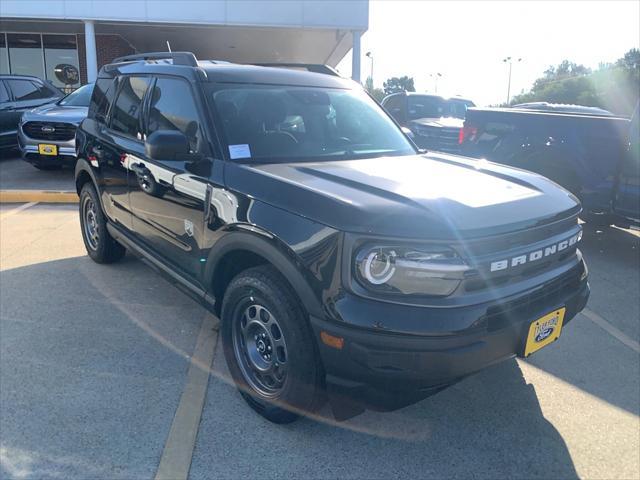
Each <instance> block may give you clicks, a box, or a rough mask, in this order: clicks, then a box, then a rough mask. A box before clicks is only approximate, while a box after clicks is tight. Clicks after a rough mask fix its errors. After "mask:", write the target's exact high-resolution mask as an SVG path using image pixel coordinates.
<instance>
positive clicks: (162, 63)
mask: <svg viewBox="0 0 640 480" xmlns="http://www.w3.org/2000/svg"><path fill="white" fill-rule="evenodd" d="M276 65H277V64H273V66H259V65H242V64H235V63H229V62H225V61H219V60H197V59H196V57H195V56H194V55H193V53H190V52H173V53H171V52H154V53H142V54H136V55H129V56H125V57H120V58H116V59H115V60H114V63H111V64H108V65H105V66H104V67H102V69H101V70H100V73H99V75H98V76H100V77H105V76H107V77H109V76H112V75H115V74H134V73H141V74H150V75H154V74H155V75H159V74H162V73H165V74H167V73H171V74H174V75H181V76H184V77H187V78H190V79H192V80H198V81H205V82H206V81H209V82H215V83H253V84H271V85H294V86H296V85H297V86H313V87H323V88H343V89H352V88H354V87H355V86H359V84H357V83H355V82H353V81H352V80H349V79H345V78H342V77H339V76H337V75H336V74H335V72H333V73H331V74H325V73H314V72H310V71H308V69H309V68H310V67H314V66H311V65H302V64H300V68H302V70H301V69H294V68H295V67H297V66H298V65H294V64H282V66H276ZM282 67H288V68H282ZM315 67H318V66H315ZM325 68H326V67H325Z"/></svg>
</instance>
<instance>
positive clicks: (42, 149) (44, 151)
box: [38, 143, 58, 155]
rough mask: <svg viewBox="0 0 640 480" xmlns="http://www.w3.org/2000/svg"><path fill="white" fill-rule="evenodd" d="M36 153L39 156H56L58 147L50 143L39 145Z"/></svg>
mask: <svg viewBox="0 0 640 480" xmlns="http://www.w3.org/2000/svg"><path fill="white" fill-rule="evenodd" d="M38 153H39V154H40V155H58V146H57V145H52V144H50V143H39V144H38Z"/></svg>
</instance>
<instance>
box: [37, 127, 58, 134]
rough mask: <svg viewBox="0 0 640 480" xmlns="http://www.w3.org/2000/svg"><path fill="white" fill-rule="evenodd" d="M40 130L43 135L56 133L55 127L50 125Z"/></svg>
mask: <svg viewBox="0 0 640 480" xmlns="http://www.w3.org/2000/svg"><path fill="white" fill-rule="evenodd" d="M40 130H42V131H43V132H44V133H53V132H55V131H56V129H55V127H52V126H51V125H44V126H43V127H42V128H41V129H40Z"/></svg>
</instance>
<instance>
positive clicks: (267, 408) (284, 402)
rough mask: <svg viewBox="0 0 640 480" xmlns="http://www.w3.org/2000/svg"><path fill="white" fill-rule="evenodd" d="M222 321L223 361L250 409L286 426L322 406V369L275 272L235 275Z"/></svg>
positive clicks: (294, 304) (301, 320)
mask: <svg viewBox="0 0 640 480" xmlns="http://www.w3.org/2000/svg"><path fill="white" fill-rule="evenodd" d="M221 317H222V345H223V348H224V354H225V358H226V360H227V364H228V366H229V370H230V372H231V376H232V377H233V380H234V381H235V383H236V386H237V387H238V389H239V391H240V393H241V394H242V396H243V397H244V399H245V400H246V401H247V403H248V404H249V405H250V406H251V408H253V409H254V410H256V411H257V412H258V413H260V414H261V415H262V416H264V417H265V418H266V419H268V420H270V421H272V422H274V423H289V422H292V421H294V420H296V419H297V418H298V416H299V415H300V414H305V413H312V412H314V411H315V410H316V409H317V408H319V407H320V405H321V404H322V401H323V399H324V396H323V391H322V387H321V379H322V373H321V370H322V368H321V365H320V361H319V359H318V358H319V357H318V354H317V351H316V345H315V342H314V339H313V336H312V334H311V329H310V327H309V325H308V322H307V319H306V313H305V312H304V310H303V308H302V307H301V306H300V303H299V302H298V300H297V298H296V296H295V295H294V293H293V292H292V291H291V288H290V287H289V285H288V284H287V283H286V281H285V280H284V279H283V278H282V277H281V276H280V274H279V273H278V272H277V271H276V270H275V269H274V268H273V267H270V266H260V267H255V268H250V269H248V270H245V271H244V272H242V273H240V274H239V275H238V276H236V277H235V278H234V279H233V280H232V281H231V284H230V285H229V287H228V288H227V291H226V293H225V296H224V301H223V304H222V315H221Z"/></svg>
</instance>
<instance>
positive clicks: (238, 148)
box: [229, 143, 251, 160]
mask: <svg viewBox="0 0 640 480" xmlns="http://www.w3.org/2000/svg"><path fill="white" fill-rule="evenodd" d="M229 156H230V157H231V160H234V159H236V158H251V150H250V149H249V145H247V144H246V143H243V144H240V145H229Z"/></svg>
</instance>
